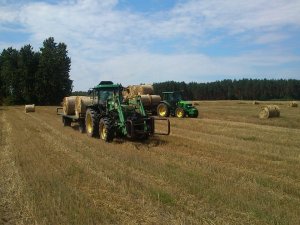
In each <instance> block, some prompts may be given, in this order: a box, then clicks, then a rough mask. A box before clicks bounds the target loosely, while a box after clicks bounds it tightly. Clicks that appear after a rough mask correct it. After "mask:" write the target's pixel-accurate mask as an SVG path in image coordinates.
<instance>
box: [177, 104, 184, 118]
mask: <svg viewBox="0 0 300 225" xmlns="http://www.w3.org/2000/svg"><path fill="white" fill-rule="evenodd" d="M175 116H176V117H177V118H183V117H185V112H184V110H183V108H180V107H178V108H176V109H175Z"/></svg>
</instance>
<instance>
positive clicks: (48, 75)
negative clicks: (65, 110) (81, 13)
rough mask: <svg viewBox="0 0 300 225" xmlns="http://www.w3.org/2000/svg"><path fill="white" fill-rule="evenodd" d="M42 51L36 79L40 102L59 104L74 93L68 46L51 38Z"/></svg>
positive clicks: (44, 43)
mask: <svg viewBox="0 0 300 225" xmlns="http://www.w3.org/2000/svg"><path fill="white" fill-rule="evenodd" d="M40 50H41V55H40V62H39V69H38V73H37V77H36V79H37V86H36V92H37V99H38V102H39V103H40V104H43V105H49V104H50V105H51V104H58V103H59V102H60V101H61V100H62V98H63V97H64V96H67V95H69V94H70V93H71V91H72V80H70V76H69V72H70V67H71V59H70V58H69V57H68V55H67V53H68V51H67V46H66V45H65V44H64V43H59V44H57V43H55V41H54V38H53V37H50V38H48V39H46V40H45V41H44V42H43V47H42V48H41V49H40Z"/></svg>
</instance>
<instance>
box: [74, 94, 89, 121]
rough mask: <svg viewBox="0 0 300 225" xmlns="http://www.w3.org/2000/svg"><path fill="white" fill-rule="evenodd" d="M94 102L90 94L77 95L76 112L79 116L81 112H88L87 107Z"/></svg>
mask: <svg viewBox="0 0 300 225" xmlns="http://www.w3.org/2000/svg"><path fill="white" fill-rule="evenodd" d="M90 104H92V100H91V98H90V97H88V96H76V98H75V114H76V116H77V117H79V114H80V113H82V114H84V113H85V112H86V107H87V106H88V105H90Z"/></svg>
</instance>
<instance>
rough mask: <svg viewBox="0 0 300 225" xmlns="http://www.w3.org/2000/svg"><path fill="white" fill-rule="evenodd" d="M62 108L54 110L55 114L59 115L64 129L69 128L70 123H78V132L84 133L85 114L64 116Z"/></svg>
mask: <svg viewBox="0 0 300 225" xmlns="http://www.w3.org/2000/svg"><path fill="white" fill-rule="evenodd" d="M62 110H63V107H58V108H56V114H57V115H61V118H62V122H63V125H64V127H67V126H71V123H78V125H79V132H80V133H85V113H79V115H78V116H77V115H66V114H64V113H63V111H62Z"/></svg>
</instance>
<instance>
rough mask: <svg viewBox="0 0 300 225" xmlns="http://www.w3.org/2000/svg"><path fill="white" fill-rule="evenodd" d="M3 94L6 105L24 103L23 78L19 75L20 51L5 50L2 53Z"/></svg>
mask: <svg viewBox="0 0 300 225" xmlns="http://www.w3.org/2000/svg"><path fill="white" fill-rule="evenodd" d="M0 72H1V80H2V82H1V83H2V87H1V92H2V95H3V98H4V100H5V103H6V104H20V103H21V102H22V92H21V89H20V88H21V84H20V83H21V82H20V80H21V77H20V76H19V73H18V51H17V50H16V49H13V48H11V47H10V48H8V49H4V50H3V51H2V53H1V71H0Z"/></svg>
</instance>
